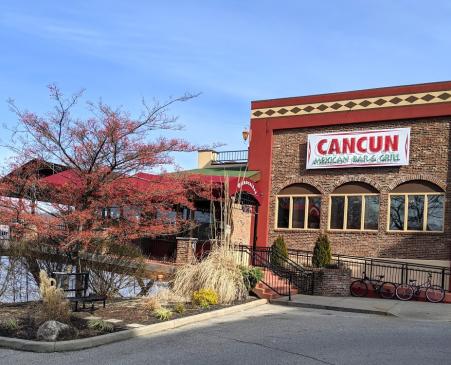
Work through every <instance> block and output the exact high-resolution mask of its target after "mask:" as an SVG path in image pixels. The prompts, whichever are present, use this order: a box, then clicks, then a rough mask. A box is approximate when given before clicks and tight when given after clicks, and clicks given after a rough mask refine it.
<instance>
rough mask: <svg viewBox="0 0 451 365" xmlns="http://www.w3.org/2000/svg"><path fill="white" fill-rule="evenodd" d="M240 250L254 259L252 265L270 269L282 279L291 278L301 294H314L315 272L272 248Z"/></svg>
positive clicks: (242, 248) (243, 248)
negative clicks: (246, 252) (248, 253)
mask: <svg viewBox="0 0 451 365" xmlns="http://www.w3.org/2000/svg"><path fill="white" fill-rule="evenodd" d="M237 249H238V250H241V251H243V250H244V251H248V252H250V255H251V257H252V261H251V265H253V266H260V267H268V268H270V269H271V270H272V271H273V272H274V273H275V274H276V275H278V276H279V277H281V278H290V281H291V282H292V284H293V285H294V286H295V287H297V288H298V289H299V290H300V291H301V293H304V294H313V272H312V271H310V270H307V269H306V268H304V267H302V266H301V265H299V264H297V263H296V262H294V261H293V260H291V259H289V258H287V257H286V256H284V255H282V254H281V253H280V252H278V251H277V250H274V249H273V248H271V247H257V248H250V247H249V246H237Z"/></svg>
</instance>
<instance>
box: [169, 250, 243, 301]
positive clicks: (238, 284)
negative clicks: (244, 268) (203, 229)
mask: <svg viewBox="0 0 451 365" xmlns="http://www.w3.org/2000/svg"><path fill="white" fill-rule="evenodd" d="M204 288H209V289H211V290H213V291H214V292H215V293H216V294H217V296H218V302H219V303H222V304H229V303H233V302H235V301H238V300H243V299H245V298H246V296H247V290H246V286H245V285H244V281H243V276H242V275H241V270H240V268H239V266H238V265H237V264H236V260H235V256H234V251H233V248H230V246H229V245H217V246H215V247H213V249H212V251H211V252H210V254H209V255H208V256H207V257H206V258H205V259H204V260H202V261H201V262H198V263H196V264H188V265H185V266H182V267H180V268H179V269H178V270H177V271H176V273H175V277H174V281H173V288H172V289H173V291H174V292H175V293H176V294H178V295H180V296H182V297H185V298H190V297H192V294H193V293H194V292H196V291H198V290H200V289H204Z"/></svg>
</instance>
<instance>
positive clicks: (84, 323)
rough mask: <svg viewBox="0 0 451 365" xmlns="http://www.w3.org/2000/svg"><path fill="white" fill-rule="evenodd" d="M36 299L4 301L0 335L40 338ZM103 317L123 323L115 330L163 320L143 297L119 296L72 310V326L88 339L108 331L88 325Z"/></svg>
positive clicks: (192, 309)
mask: <svg viewBox="0 0 451 365" xmlns="http://www.w3.org/2000/svg"><path fill="white" fill-rule="evenodd" d="M252 300H255V298H252V297H249V298H248V299H246V300H245V301H241V302H237V303H234V304H230V305H212V306H210V307H208V308H201V307H197V306H193V305H191V304H190V303H187V304H186V305H185V309H186V310H185V312H184V313H183V314H179V313H175V312H173V313H172V317H171V320H172V319H176V318H182V317H188V316H192V315H195V314H200V313H205V312H210V311H214V310H217V309H221V308H226V307H230V306H233V305H237V304H243V303H246V302H249V301H252ZM165 307H166V308H168V309H171V310H172V309H173V306H172V305H167V306H165ZM38 308H39V307H38V305H37V303H35V302H30V303H19V304H17V303H15V304H1V303H0V336H3V337H15V338H21V339H25V340H36V333H37V331H38V328H39V325H40V324H41V323H38V322H37V321H36V319H35V314H36V312H37V311H38V310H39V309H38ZM91 316H95V317H100V318H101V319H103V320H106V319H116V320H119V321H120V322H118V323H114V332H117V331H123V330H126V329H129V327H127V324H140V325H149V324H154V323H159V322H161V320H159V319H157V318H155V317H154V316H153V314H152V313H149V312H147V311H145V310H144V309H143V307H142V299H115V300H110V301H107V305H106V308H102V306H99V305H96V308H95V309H94V311H91V310H90V308H89V309H86V310H82V311H79V312H74V313H72V317H71V323H70V325H72V326H74V327H76V328H77V329H78V331H79V334H78V338H86V337H93V336H98V335H102V334H104V333H102V332H100V331H97V330H94V329H91V328H89V327H88V320H89V319H86V318H87V317H91ZM10 319H16V320H17V322H18V325H19V326H18V329H16V330H11V329H7V328H5V327H4V326H3V325H2V324H3V323H4V322H5V321H7V320H10Z"/></svg>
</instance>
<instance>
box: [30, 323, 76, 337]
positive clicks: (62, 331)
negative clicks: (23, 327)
mask: <svg viewBox="0 0 451 365" xmlns="http://www.w3.org/2000/svg"><path fill="white" fill-rule="evenodd" d="M77 336H78V330H77V329H76V328H74V327H72V326H69V325H67V324H64V323H61V322H57V321H47V322H44V323H43V324H42V325H41V326H40V327H39V329H38V332H37V335H36V337H37V339H38V340H39V341H63V340H72V339H74V338H76V337H77Z"/></svg>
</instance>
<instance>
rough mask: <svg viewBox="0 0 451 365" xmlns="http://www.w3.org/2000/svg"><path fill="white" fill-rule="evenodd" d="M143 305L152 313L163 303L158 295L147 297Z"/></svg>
mask: <svg viewBox="0 0 451 365" xmlns="http://www.w3.org/2000/svg"><path fill="white" fill-rule="evenodd" d="M142 307H143V309H144V310H145V311H146V312H148V313H151V312H154V311H156V310H157V309H160V308H161V303H160V300H159V299H158V298H156V297H150V298H145V299H143V303H142Z"/></svg>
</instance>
